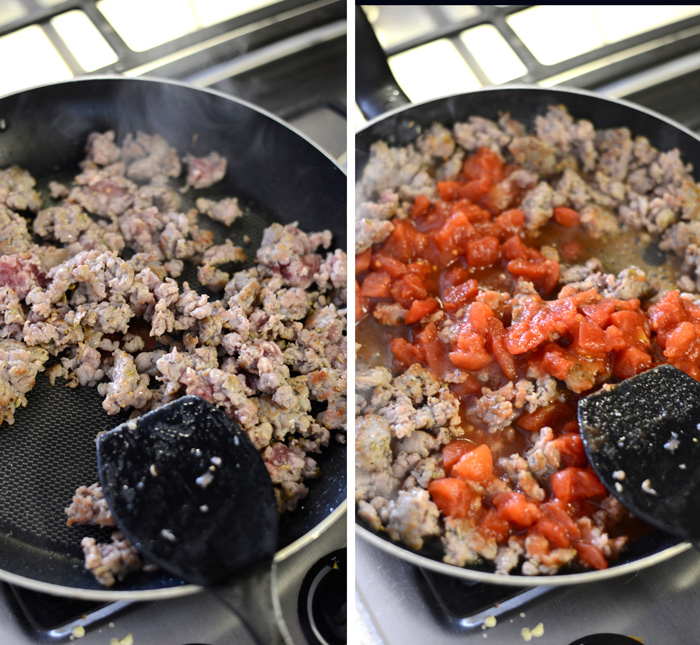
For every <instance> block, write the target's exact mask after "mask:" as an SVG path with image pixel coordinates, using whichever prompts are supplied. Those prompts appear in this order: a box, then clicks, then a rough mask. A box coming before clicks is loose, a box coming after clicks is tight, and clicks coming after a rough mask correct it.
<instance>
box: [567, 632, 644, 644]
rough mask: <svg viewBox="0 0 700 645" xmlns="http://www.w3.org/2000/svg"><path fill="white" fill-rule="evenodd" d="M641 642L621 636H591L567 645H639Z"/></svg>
mask: <svg viewBox="0 0 700 645" xmlns="http://www.w3.org/2000/svg"><path fill="white" fill-rule="evenodd" d="M640 643H641V641H640V640H639V639H637V638H632V637H631V636H623V635H622V634H591V635H590V636H584V637H583V638H579V639H578V640H575V641H574V642H573V643H569V645H639V644H640Z"/></svg>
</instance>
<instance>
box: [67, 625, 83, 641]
mask: <svg viewBox="0 0 700 645" xmlns="http://www.w3.org/2000/svg"><path fill="white" fill-rule="evenodd" d="M70 633H71V638H82V637H83V636H85V627H83V626H82V625H76V626H75V627H73V629H71V632H70Z"/></svg>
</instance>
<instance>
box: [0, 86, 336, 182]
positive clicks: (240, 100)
mask: <svg viewBox="0 0 700 645" xmlns="http://www.w3.org/2000/svg"><path fill="white" fill-rule="evenodd" d="M92 81H114V82H117V83H132V82H133V83H151V84H155V85H173V86H175V87H181V88H185V89H188V90H192V91H195V92H203V93H205V94H211V95H212V96H216V97H218V98H220V99H224V100H225V101H231V102H232V103H238V104H239V105H242V106H244V107H247V108H248V109H250V110H253V111H254V112H258V113H259V114H262V115H263V116H266V117H267V118H268V119H271V120H272V121H275V122H276V123H278V124H279V125H281V126H284V127H285V128H286V129H287V130H290V131H291V132H293V133H294V134H296V135H297V136H298V137H300V138H301V139H303V140H304V141H306V142H307V143H308V144H309V145H311V146H312V147H313V148H315V149H316V150H318V151H319V152H320V153H321V154H322V155H323V156H324V157H326V158H327V159H329V160H330V161H332V162H333V165H334V166H336V168H338V169H339V170H340V171H341V172H342V173H343V174H344V175H346V176H347V172H346V170H345V168H344V167H343V165H342V164H341V163H340V162H339V161H338V160H337V159H336V158H335V157H333V156H332V155H331V154H330V153H329V152H328V151H326V150H324V149H323V148H321V147H320V146H319V145H318V144H317V143H316V142H315V141H313V140H312V139H310V138H309V137H308V136H307V135H306V134H305V133H304V132H302V131H301V130H299V129H298V128H296V127H295V126H293V125H292V124H291V123H289V122H288V121H285V120H284V119H282V118H280V117H279V116H277V115H276V114H274V113H273V112H270V111H269V110H268V109H266V108H264V107H261V106H259V105H257V104H255V103H251V102H250V101H248V100H247V99H243V98H240V97H238V96H233V95H231V94H226V93H225V92H221V91H220V90H215V89H212V88H209V87H199V86H198V85H194V84H193V83H188V82H187V81H180V80H176V79H171V78H163V77H161V76H124V75H122V74H85V75H83V76H78V77H75V78H68V79H64V80H61V81H53V82H51V83H39V84H37V85H31V86H29V87H25V88H24V89H21V90H16V91H14V92H8V93H7V94H2V95H0V101H3V100H4V99H6V98H11V97H13V96H19V95H20V94H25V93H28V92H32V91H35V90H41V89H44V88H50V87H56V86H63V85H74V84H78V83H90V82H92Z"/></svg>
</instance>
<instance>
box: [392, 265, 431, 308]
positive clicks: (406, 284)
mask: <svg viewBox="0 0 700 645" xmlns="http://www.w3.org/2000/svg"><path fill="white" fill-rule="evenodd" d="M390 291H391V296H392V297H393V298H394V300H396V302H398V303H400V304H401V306H402V307H406V308H407V309H408V308H409V307H410V306H411V305H412V304H413V301H414V300H425V299H426V298H427V297H428V290H427V289H426V288H425V283H424V281H423V280H422V279H421V277H420V276H418V275H416V274H412V273H406V274H405V275H403V276H401V277H400V278H399V279H398V280H396V282H394V284H392V285H391V289H390Z"/></svg>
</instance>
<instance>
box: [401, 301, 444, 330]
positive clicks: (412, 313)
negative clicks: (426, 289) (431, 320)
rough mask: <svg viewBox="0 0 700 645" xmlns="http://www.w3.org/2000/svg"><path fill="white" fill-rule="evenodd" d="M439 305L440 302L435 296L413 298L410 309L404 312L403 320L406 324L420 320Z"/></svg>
mask: <svg viewBox="0 0 700 645" xmlns="http://www.w3.org/2000/svg"><path fill="white" fill-rule="evenodd" d="M439 307H440V303H439V302H438V301H437V300H436V299H435V298H426V299H425V300H414V301H413V303H412V304H411V307H410V309H409V310H408V311H407V312H406V316H405V318H404V322H405V323H406V324H407V325H412V324H413V323H416V322H418V321H419V320H422V319H423V318H425V316H427V315H428V314H431V313H433V311H436V310H437V309H438V308H439Z"/></svg>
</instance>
